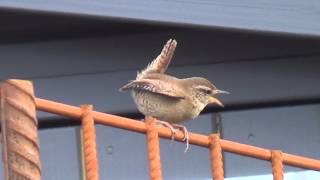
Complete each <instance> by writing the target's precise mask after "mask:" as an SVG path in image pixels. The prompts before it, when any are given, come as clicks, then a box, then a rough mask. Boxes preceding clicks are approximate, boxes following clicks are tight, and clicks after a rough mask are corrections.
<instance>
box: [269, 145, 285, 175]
mask: <svg viewBox="0 0 320 180" xmlns="http://www.w3.org/2000/svg"><path fill="white" fill-rule="evenodd" d="M271 164H272V174H273V179H274V180H283V156H282V152H281V151H278V150H272V151H271Z"/></svg>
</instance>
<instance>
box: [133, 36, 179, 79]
mask: <svg viewBox="0 0 320 180" xmlns="http://www.w3.org/2000/svg"><path fill="white" fill-rule="evenodd" d="M176 46H177V41H176V40H174V39H169V40H168V41H167V43H166V45H164V47H163V49H162V51H161V53H160V54H159V55H158V57H157V58H156V59H154V60H153V61H152V62H151V63H150V64H149V65H148V66H147V67H146V68H145V69H144V70H142V71H141V72H138V74H137V79H142V78H143V77H144V75H146V74H149V73H164V72H165V71H166V70H167V68H168V65H169V64H170V61H171V59H172V56H173V54H174V51H175V49H176Z"/></svg>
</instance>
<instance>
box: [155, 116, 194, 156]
mask: <svg viewBox="0 0 320 180" xmlns="http://www.w3.org/2000/svg"><path fill="white" fill-rule="evenodd" d="M157 124H160V125H163V126H165V127H168V128H169V129H170V130H171V140H172V141H174V137H175V135H176V133H177V132H178V131H179V130H181V131H182V132H183V134H184V137H183V139H182V141H186V144H187V146H186V149H185V150H184V152H187V151H188V149H189V131H188V130H187V128H186V127H185V126H183V125H180V124H170V123H168V122H166V121H160V120H157Z"/></svg>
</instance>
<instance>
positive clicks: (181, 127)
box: [172, 124, 189, 153]
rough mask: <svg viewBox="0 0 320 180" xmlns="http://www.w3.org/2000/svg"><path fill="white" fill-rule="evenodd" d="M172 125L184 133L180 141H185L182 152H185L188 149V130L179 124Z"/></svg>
mask: <svg viewBox="0 0 320 180" xmlns="http://www.w3.org/2000/svg"><path fill="white" fill-rule="evenodd" d="M172 126H173V127H176V128H178V129H180V130H181V131H182V132H183V134H184V137H183V139H182V141H186V145H187V146H186V149H185V150H184V152H185V153H186V152H187V151H188V149H189V131H188V130H187V128H186V127H185V126H183V125H181V124H173V125H172Z"/></svg>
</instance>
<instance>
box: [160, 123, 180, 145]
mask: <svg viewBox="0 0 320 180" xmlns="http://www.w3.org/2000/svg"><path fill="white" fill-rule="evenodd" d="M157 124H160V125H163V126H165V127H167V128H169V129H170V130H171V140H172V141H174V136H175V135H176V133H177V131H178V130H177V129H175V128H174V126H173V125H171V124H170V123H168V122H166V121H160V120H157Z"/></svg>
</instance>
